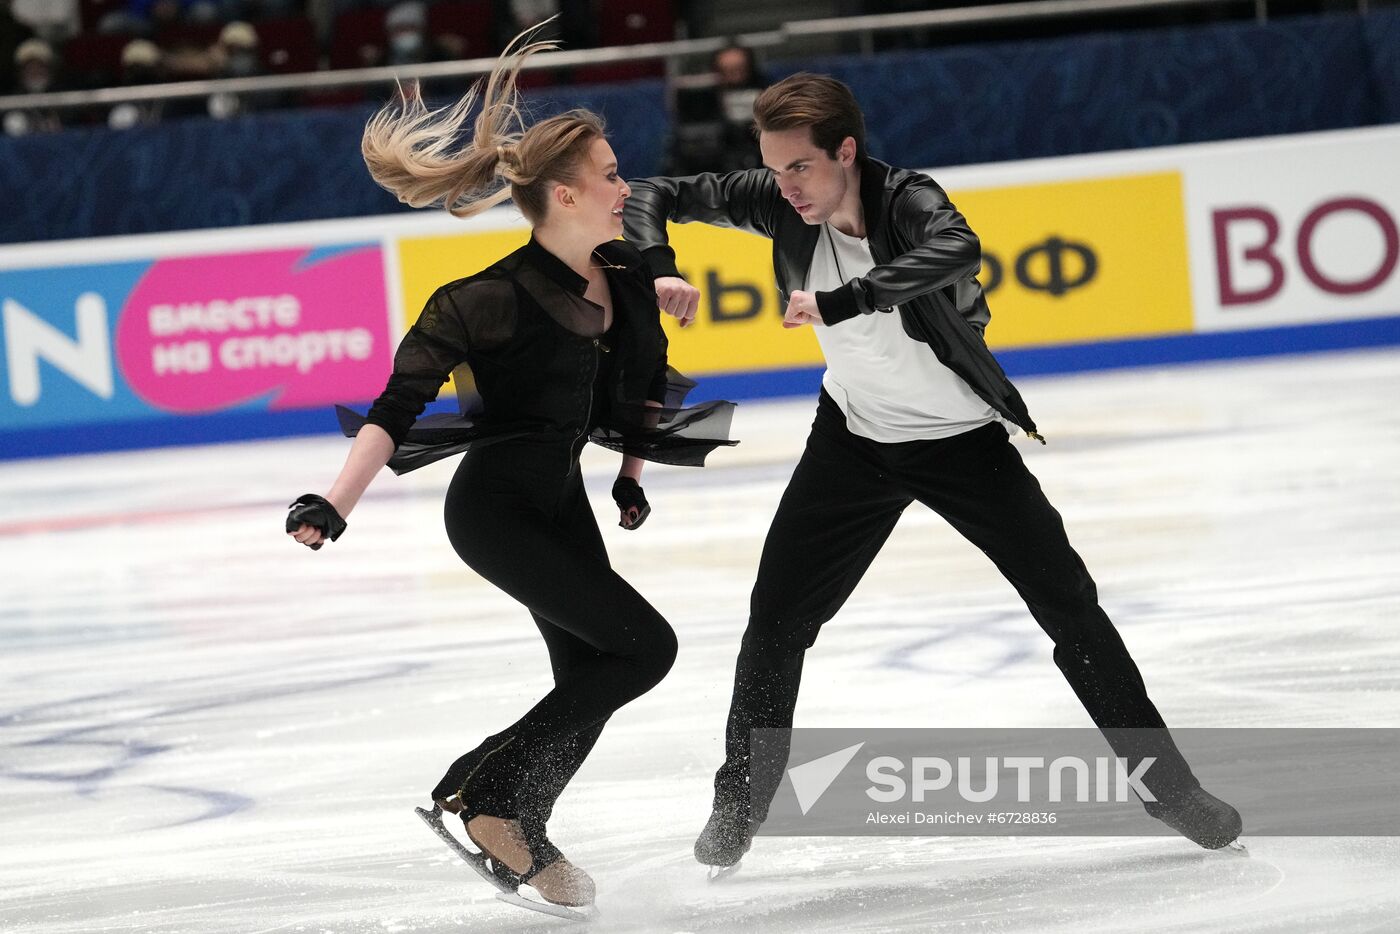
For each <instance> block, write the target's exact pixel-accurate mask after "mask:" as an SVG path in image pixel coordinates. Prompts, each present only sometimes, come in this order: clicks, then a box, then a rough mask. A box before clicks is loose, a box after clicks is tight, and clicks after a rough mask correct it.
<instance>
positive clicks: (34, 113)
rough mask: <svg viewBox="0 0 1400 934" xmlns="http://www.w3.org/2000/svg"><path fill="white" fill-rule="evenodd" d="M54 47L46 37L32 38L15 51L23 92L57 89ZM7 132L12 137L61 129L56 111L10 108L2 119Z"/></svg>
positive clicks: (34, 92) (21, 90)
mask: <svg viewBox="0 0 1400 934" xmlns="http://www.w3.org/2000/svg"><path fill="white" fill-rule="evenodd" d="M56 68H57V63H56V62H55V60H54V54H53V47H52V46H50V45H49V44H48V43H47V42H45V41H44V40H43V39H29V40H26V41H25V42H22V43H20V46H19V48H18V49H16V50H15V69H16V70H17V71H18V72H19V87H18V88H17V90H18V91H20V93H23V94H43V93H44V92H45V91H54V90H57V87H56V85H57V80H56V77H55V71H56ZM0 119H3V124H4V127H5V133H6V134H8V135H9V136H27V135H29V134H31V133H52V132H54V131H55V130H59V129H61V128H62V123H61V122H60V121H59V119H58V112H57V111H56V110H50V109H44V108H25V109H22V110H11V111H9V112H7V113H6V114H5V115H4V117H3V118H0Z"/></svg>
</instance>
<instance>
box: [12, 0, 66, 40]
mask: <svg viewBox="0 0 1400 934" xmlns="http://www.w3.org/2000/svg"><path fill="white" fill-rule="evenodd" d="M11 9H12V10H13V13H14V17H15V19H17V20H19V21H20V22H21V23H24V24H26V25H27V26H29V28H31V29H33V30H34V34H35V35H36V36H38V37H39V38H41V39H46V40H48V41H49V42H62V41H63V40H64V39H68V38H70V37H72V36H76V35H77V34H78V33H79V32H80V31H81V30H82V28H83V17H82V11H81V10H79V8H78V0H12V3H11Z"/></svg>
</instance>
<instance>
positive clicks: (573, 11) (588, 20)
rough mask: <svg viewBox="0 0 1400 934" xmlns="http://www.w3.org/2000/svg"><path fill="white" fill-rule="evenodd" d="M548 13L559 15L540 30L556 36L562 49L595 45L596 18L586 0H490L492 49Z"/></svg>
mask: <svg viewBox="0 0 1400 934" xmlns="http://www.w3.org/2000/svg"><path fill="white" fill-rule="evenodd" d="M551 16H558V17H559V18H558V19H557V20H555V21H554V22H553V23H551V24H549V25H548V26H547V27H545V29H544V30H543V31H542V32H541V33H540V38H542V39H544V38H550V39H558V40H559V41H560V42H562V43H563V45H564V48H566V49H590V48H593V47H594V46H596V45H597V44H598V35H597V29H598V24H597V19H596V17H595V15H594V10H593V4H592V3H591V2H590V0H494V2H493V10H492V17H491V19H492V22H493V23H494V26H495V33H496V48H497V49H504V48H505V47H506V45H507V44H508V43H509V42H510V40H511V39H513V38H514V37H515V36H516V35H518V34H519V33H521V32H522V31H524V30H526V29H529V28H530V27H531V26H536V25H538V24H540V23H542V22H544V21H545V20H547V19H549V18H550V17H551Z"/></svg>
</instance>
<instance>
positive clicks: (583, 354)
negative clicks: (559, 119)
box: [337, 237, 736, 473]
mask: <svg viewBox="0 0 1400 934" xmlns="http://www.w3.org/2000/svg"><path fill="white" fill-rule="evenodd" d="M594 262H595V264H596V265H598V266H604V267H605V268H606V273H605V274H606V275H607V277H608V286H609V290H610V291H611V293H612V303H613V320H612V325H611V327H610V328H609V329H608V330H606V331H604V330H603V310H602V308H601V307H600V306H598V305H596V304H594V303H593V302H590V301H588V300H587V299H586V298H584V291H585V289H586V288H587V286H588V280H587V279H585V278H584V277H583V276H581V275H579V274H578V273H576V272H574V271H573V270H572V269H570V268H569V267H568V265H567V264H565V263H564V262H563V261H562V260H560V259H559V258H558V257H556V256H554V255H553V254H552V253H550V252H549V251H548V250H546V249H544V247H542V246H540V245H539V243H537V242H536V241H535V239H534V238H533V237H532V238H531V239H530V242H529V243H527V244H526V245H525V246H523V247H521V248H520V249H518V250H516V251H515V252H514V253H511V254H510V255H509V256H506V257H505V258H504V259H501V260H499V261H497V262H496V263H494V264H492V265H491V266H490V267H488V268H486V269H485V270H483V271H481V272H479V273H477V274H476V275H474V276H469V277H467V278H465V279H458V280H457V281H455V282H451V283H448V284H447V285H444V286H443V287H441V288H440V289H438V290H437V291H436V292H434V293H433V295H432V297H431V298H429V299H428V302H427V304H426V305H425V306H424V308H423V312H422V314H421V315H419V317H418V321H417V322H416V323H415V324H414V325H413V327H411V328H410V329H409V331H408V333H407V334H406V335H405V336H404V339H403V341H402V342H401V343H400V344H399V348H398V352H397V353H396V354H395V356H394V372H393V375H392V376H390V377H389V382H388V385H387V386H386V387H385V389H384V392H383V393H382V394H381V395H380V396H379V398H378V399H377V400H375V402H374V405H373V406H372V407H371V408H370V410H369V414H368V415H367V416H363V417H362V416H360V415H358V414H356V413H355V412H352V411H350V410H349V409H346V408H343V407H338V409H337V411H338V413H339V416H340V422H341V428H342V430H344V431H345V433H346V434H347V435H355V434H357V433H358V432H359V429H360V428H361V427H362V426H363V425H365V424H366V423H368V424H374V425H378V426H380V427H381V428H383V429H384V430H385V431H386V432H387V433H388V434H389V437H391V438H392V439H393V440H394V443H395V445H396V449H395V451H394V455H393V457H391V458H390V459H389V467H390V468H391V469H393V470H394V472H395V473H405V472H407V471H409V470H413V469H415V468H418V467H421V466H423V465H424V464H429V463H432V462H433V461H436V460H440V459H441V458H444V457H448V456H451V455H453V454H457V453H460V452H462V451H465V450H468V449H469V448H471V447H473V446H480V445H482V444H487V443H498V442H501V441H505V440H510V439H521V438H530V439H531V440H535V441H545V442H559V443H563V444H568V445H570V446H571V450H570V456H575V457H576V456H577V455H578V452H579V449H581V448H582V446H583V443H584V442H585V441H588V440H591V441H594V442H595V443H598V444H601V445H603V446H605V447H608V448H611V449H613V450H616V451H621V452H623V453H625V454H631V455H635V456H637V457H643V458H646V459H648V460H653V461H660V462H662V463H667V464H684V465H693V466H698V465H700V464H703V463H704V460H705V456H706V455H707V454H709V452H710V451H712V450H714V449H715V448H716V447H719V446H721V445H729V444H734V443H736V442H733V441H730V440H729V427H730V421H731V418H732V416H733V410H734V405H733V403H730V402H708V403H703V404H701V405H697V406H694V407H691V408H685V407H683V402H684V399H685V395H686V394H687V393H688V392H689V391H690V389H692V388H693V387H694V385H695V384H694V383H693V382H691V381H690V380H687V379H686V378H685V377H683V376H681V375H680V374H679V373H677V372H676V371H675V370H673V369H671V368H670V367H669V366H667V363H666V334H665V332H664V331H663V330H662V328H661V320H660V312H659V311H658V310H657V307H656V292H655V289H654V286H653V284H652V279H651V275H650V273H649V272H648V271H647V267H646V265H645V263H644V262H643V261H642V257H641V254H640V253H639V252H638V251H637V250H636V248H634V247H632V246H631V245H630V244H627V243H625V242H623V241H620V240H614V241H611V242H609V243H605V244H603V245H602V246H600V247H598V249H597V251H596V252H595V254H594ZM449 375H451V376H453V377H454V379H455V382H456V386H457V396H458V403H459V405H458V408H459V411H458V413H456V414H449V413H438V414H433V415H428V416H426V417H421V418H420V416H421V415H422V413H423V410H424V409H425V408H426V407H427V405H428V404H429V403H430V402H432V401H433V400H434V399H436V398H437V396H438V393H439V391H440V390H441V389H442V385H443V383H444V382H446V380H447V378H448V376H449Z"/></svg>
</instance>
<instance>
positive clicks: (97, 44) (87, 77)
mask: <svg viewBox="0 0 1400 934" xmlns="http://www.w3.org/2000/svg"><path fill="white" fill-rule="evenodd" d="M131 39H132V37H131V36H106V35H99V34H97V33H82V34H80V35H76V36H74V37H73V38H71V39H69V40H68V42H67V44H66V45H64V47H63V59H64V67H65V68H67V70H68V72H69V73H70V74H71V75H72V76H73V79H74V81H75V82H76V83H77V84H80V85H82V86H84V87H94V88H102V87H110V86H111V85H114V84H116V83H117V79H118V77H119V76H120V75H121V66H122V49H124V48H126V44H127V43H128V42H130V41H131Z"/></svg>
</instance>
